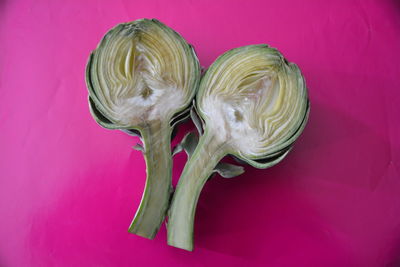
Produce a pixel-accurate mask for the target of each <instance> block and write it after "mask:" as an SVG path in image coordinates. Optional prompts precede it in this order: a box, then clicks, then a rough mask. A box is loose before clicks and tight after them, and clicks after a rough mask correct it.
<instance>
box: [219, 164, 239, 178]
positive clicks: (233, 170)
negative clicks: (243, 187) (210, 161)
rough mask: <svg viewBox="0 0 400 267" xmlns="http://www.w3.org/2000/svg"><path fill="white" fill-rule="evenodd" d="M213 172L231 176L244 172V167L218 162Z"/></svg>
mask: <svg viewBox="0 0 400 267" xmlns="http://www.w3.org/2000/svg"><path fill="white" fill-rule="evenodd" d="M214 172H216V173H218V174H219V175H221V176H222V177H223V178H233V177H236V176H239V175H241V174H242V173H244V168H243V167H242V166H236V165H233V164H229V163H224V162H219V163H218V164H217V166H215V168H214Z"/></svg>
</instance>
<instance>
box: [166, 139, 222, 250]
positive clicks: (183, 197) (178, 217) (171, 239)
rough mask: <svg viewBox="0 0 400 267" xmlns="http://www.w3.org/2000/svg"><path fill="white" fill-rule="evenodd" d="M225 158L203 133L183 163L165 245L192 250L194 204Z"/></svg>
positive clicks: (218, 142)
mask: <svg viewBox="0 0 400 267" xmlns="http://www.w3.org/2000/svg"><path fill="white" fill-rule="evenodd" d="M225 155H226V151H225V147H224V144H223V143H222V142H220V141H218V140H217V139H216V138H215V136H213V135H209V134H207V133H205V134H204V135H203V136H202V137H201V138H200V140H199V144H198V145H197V147H196V149H195V151H194V153H193V155H192V157H191V158H190V159H189V161H188V162H187V163H186V165H185V168H184V170H183V172H182V175H181V177H180V179H179V183H178V186H177V188H176V191H175V193H174V197H173V199H172V203H171V207H170V210H169V215H168V217H169V218H168V224H167V228H168V244H169V245H171V246H174V247H177V248H181V249H186V250H189V251H192V250H193V226H194V216H195V211H196V205H197V201H198V199H199V196H200V192H201V190H202V188H203V186H204V184H205V183H206V181H207V179H208V178H209V177H210V175H211V174H212V173H213V170H214V168H215V166H216V165H217V163H218V162H219V161H220V160H221V159H222V158H223V157H224V156H225Z"/></svg>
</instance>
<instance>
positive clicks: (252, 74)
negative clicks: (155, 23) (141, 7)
mask: <svg viewBox="0 0 400 267" xmlns="http://www.w3.org/2000/svg"><path fill="white" fill-rule="evenodd" d="M196 102H197V105H196V109H197V112H198V114H199V116H200V118H194V121H195V122H196V121H197V124H198V123H199V122H201V123H202V124H203V125H201V126H202V128H204V133H203V134H202V135H201V136H200V139H199V141H198V145H197V146H196V148H195V149H194V151H193V152H192V153H190V155H191V156H190V158H189V160H188V162H187V164H186V165H185V168H184V170H183V173H182V175H181V177H180V180H179V183H178V186H177V189H176V191H175V193H174V196H173V199H172V204H171V207H170V210H169V215H168V217H169V219H168V225H167V228H168V244H169V245H172V246H175V247H178V248H182V249H186V250H192V249H193V223H194V214H195V209H196V205H197V201H198V198H199V195H200V192H201V190H202V188H203V186H204V184H205V182H206V181H207V180H208V178H209V177H210V176H211V175H212V173H213V172H219V173H220V174H222V176H225V177H233V176H235V175H237V174H240V173H242V172H243V171H242V169H241V168H240V167H238V166H233V165H227V164H224V165H221V163H219V161H220V160H221V159H222V158H223V157H224V156H226V155H232V156H234V157H236V158H238V159H240V160H242V161H244V162H246V163H248V164H250V165H252V166H254V167H256V168H267V167H271V166H273V165H275V164H277V163H278V162H279V161H281V160H282V159H283V158H284V157H285V156H286V155H287V153H288V152H289V151H290V149H291V147H292V145H293V142H294V141H295V140H296V138H297V137H298V136H299V135H300V133H301V132H302V130H303V128H304V126H305V124H306V122H307V118H308V113H309V101H308V96H307V89H306V86H305V82H304V79H303V76H302V74H301V72H300V70H299V68H298V67H297V65H295V64H293V63H289V62H288V61H286V59H285V58H284V57H283V56H282V54H281V53H280V52H279V51H278V50H276V49H274V48H271V47H269V46H267V45H251V46H245V47H240V48H236V49H233V50H230V51H228V52H226V53H224V54H223V55H222V56H220V57H219V58H218V59H217V60H216V61H215V62H214V63H213V64H212V65H211V66H210V68H209V69H208V70H207V72H206V73H205V75H204V77H203V78H202V80H201V82H200V87H199V91H198V94H197V96H196ZM221 167H222V169H221ZM224 174H225V175H224Z"/></svg>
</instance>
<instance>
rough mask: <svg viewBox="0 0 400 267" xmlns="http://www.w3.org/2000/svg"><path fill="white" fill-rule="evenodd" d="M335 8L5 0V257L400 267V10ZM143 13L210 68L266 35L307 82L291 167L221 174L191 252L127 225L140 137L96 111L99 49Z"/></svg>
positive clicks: (56, 262) (1, 5) (208, 193)
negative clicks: (91, 61) (93, 91)
mask: <svg viewBox="0 0 400 267" xmlns="http://www.w3.org/2000/svg"><path fill="white" fill-rule="evenodd" d="M328 2H329V1H318V0H316V1H288V0H285V1H261V0H260V1H244V0H241V1H194V0H193V1H183V0H181V1H179V0H170V1H155V0H146V1H144V0H143V1H128V0H125V1H124V0H114V1H109V2H107V3H106V2H102V1H92V0H90V1H78V0H76V1H45V0H28V1H17V0H15V1H11V0H3V1H1V2H0V51H1V56H0V116H1V128H0V129H1V131H0V137H1V138H0V151H1V152H0V173H1V177H0V266H5V267H9V266H12V267H14V266H78V267H79V266H86V267H87V266H89V267H90V266H121V267H123V266H145V265H148V266H155V265H158V266H217V265H220V266H224V265H226V266H261V265H263V266H392V267H394V266H400V176H399V173H400V149H399V148H400V138H399V136H400V123H399V121H400V119H399V115H400V112H399V111H400V82H399V76H400V75H399V74H400V67H399V66H400V65H399V59H400V58H399V54H400V53H399V49H400V3H399V2H396V1H394V0H393V1H383V0H382V1H378V0H376V1H362V0H360V1H330V2H329V3H328ZM143 17H146V18H153V17H154V18H158V19H159V20H161V21H163V22H164V23H166V24H167V25H169V26H170V27H172V28H174V29H175V30H177V31H178V32H180V33H181V34H182V35H183V36H184V37H185V38H186V39H187V40H188V42H190V43H192V44H193V45H194V46H195V47H196V50H197V53H198V56H199V58H200V61H201V64H202V65H203V66H209V65H210V64H211V62H212V61H213V60H214V59H215V58H216V57H217V56H218V55H219V54H221V53H223V52H224V51H226V50H228V49H231V48H234V47H238V46H242V45H248V44H257V43H268V44H270V45H272V46H274V47H277V48H279V49H280V50H281V51H282V53H283V54H284V55H285V56H286V57H287V58H288V59H289V60H290V61H293V62H296V63H297V64H298V65H299V66H300V68H301V69H302V71H303V73H304V75H305V77H306V80H307V84H308V87H309V94H310V100H311V116H310V120H309V124H308V125H307V127H306V129H305V132H304V133H303V135H302V136H301V138H300V139H299V140H298V142H297V143H296V146H295V149H294V150H293V151H292V152H291V153H290V154H289V156H288V157H287V158H286V159H285V160H284V161H283V162H282V163H280V164H279V165H277V166H275V167H273V168H271V169H268V170H256V169H252V168H250V167H247V172H246V174H244V175H242V176H240V177H238V178H236V179H222V178H220V177H216V178H215V179H213V180H211V181H210V182H209V183H207V185H206V187H205V189H204V191H203V193H202V195H201V199H200V201H199V205H198V209H197V217H196V225H195V246H196V247H195V251H194V252H193V253H189V252H186V251H183V250H179V249H175V248H173V247H169V246H167V244H166V230H165V226H163V227H162V229H161V231H160V232H159V234H158V236H157V238H156V239H155V240H153V241H151V240H147V239H144V238H141V237H138V236H135V235H132V234H128V233H127V228H128V226H129V224H130V222H131V219H132V217H133V215H134V212H135V210H136V208H137V206H138V204H139V201H140V199H141V194H142V190H143V186H144V178H145V166H144V160H143V157H142V155H141V154H140V153H139V152H137V151H135V150H133V149H132V148H131V147H132V146H133V145H134V144H136V142H138V139H137V138H132V137H129V136H127V135H125V134H123V133H122V132H120V131H110V130H105V129H102V128H100V127H99V126H98V125H97V124H96V123H95V122H94V120H93V119H92V118H91V116H90V114H89V110H88V103H87V90H86V87H85V82H84V69H85V64H86V60H87V58H88V55H89V52H90V51H91V50H92V49H94V48H95V46H96V44H97V43H98V41H99V40H100V38H101V37H102V36H103V34H104V33H105V32H106V31H107V30H108V29H110V28H111V27H113V26H114V25H116V24H117V23H121V22H126V21H131V20H135V19H139V18H143ZM190 127H192V126H191V125H190V124H187V126H184V127H182V128H181V129H189V128H190ZM182 134H183V133H182V132H181V133H180V134H179V135H178V138H177V139H176V140H179V138H182ZM185 160H186V157H185V155H184V154H180V155H178V156H177V157H176V158H175V160H174V161H175V167H174V181H175V182H176V180H177V178H178V176H179V173H180V171H181V170H182V167H183V165H184V162H185Z"/></svg>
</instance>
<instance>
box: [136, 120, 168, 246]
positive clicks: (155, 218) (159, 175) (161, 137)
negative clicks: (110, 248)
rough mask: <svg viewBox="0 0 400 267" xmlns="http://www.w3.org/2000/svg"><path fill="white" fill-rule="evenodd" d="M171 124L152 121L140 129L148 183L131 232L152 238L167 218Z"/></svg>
mask: <svg viewBox="0 0 400 267" xmlns="http://www.w3.org/2000/svg"><path fill="white" fill-rule="evenodd" d="M170 128H171V127H170V126H169V125H168V124H167V123H162V122H152V123H151V124H148V125H146V126H145V127H144V128H143V129H142V130H141V131H140V132H141V135H142V141H143V144H144V157H145V161H146V172H147V177H146V185H145V189H144V192H143V196H142V200H141V202H140V205H139V208H138V210H137V212H136V214H135V217H134V219H133V221H132V223H131V225H130V227H129V230H128V231H129V232H130V233H133V234H136V235H139V236H142V237H145V238H149V239H153V238H154V237H155V235H156V234H157V232H158V229H159V228H160V226H161V223H162V222H163V221H164V218H165V214H166V211H167V209H168V206H169V200H170V195H171V192H172V186H171V171H172V156H171V145H170V140H171V129H170Z"/></svg>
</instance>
